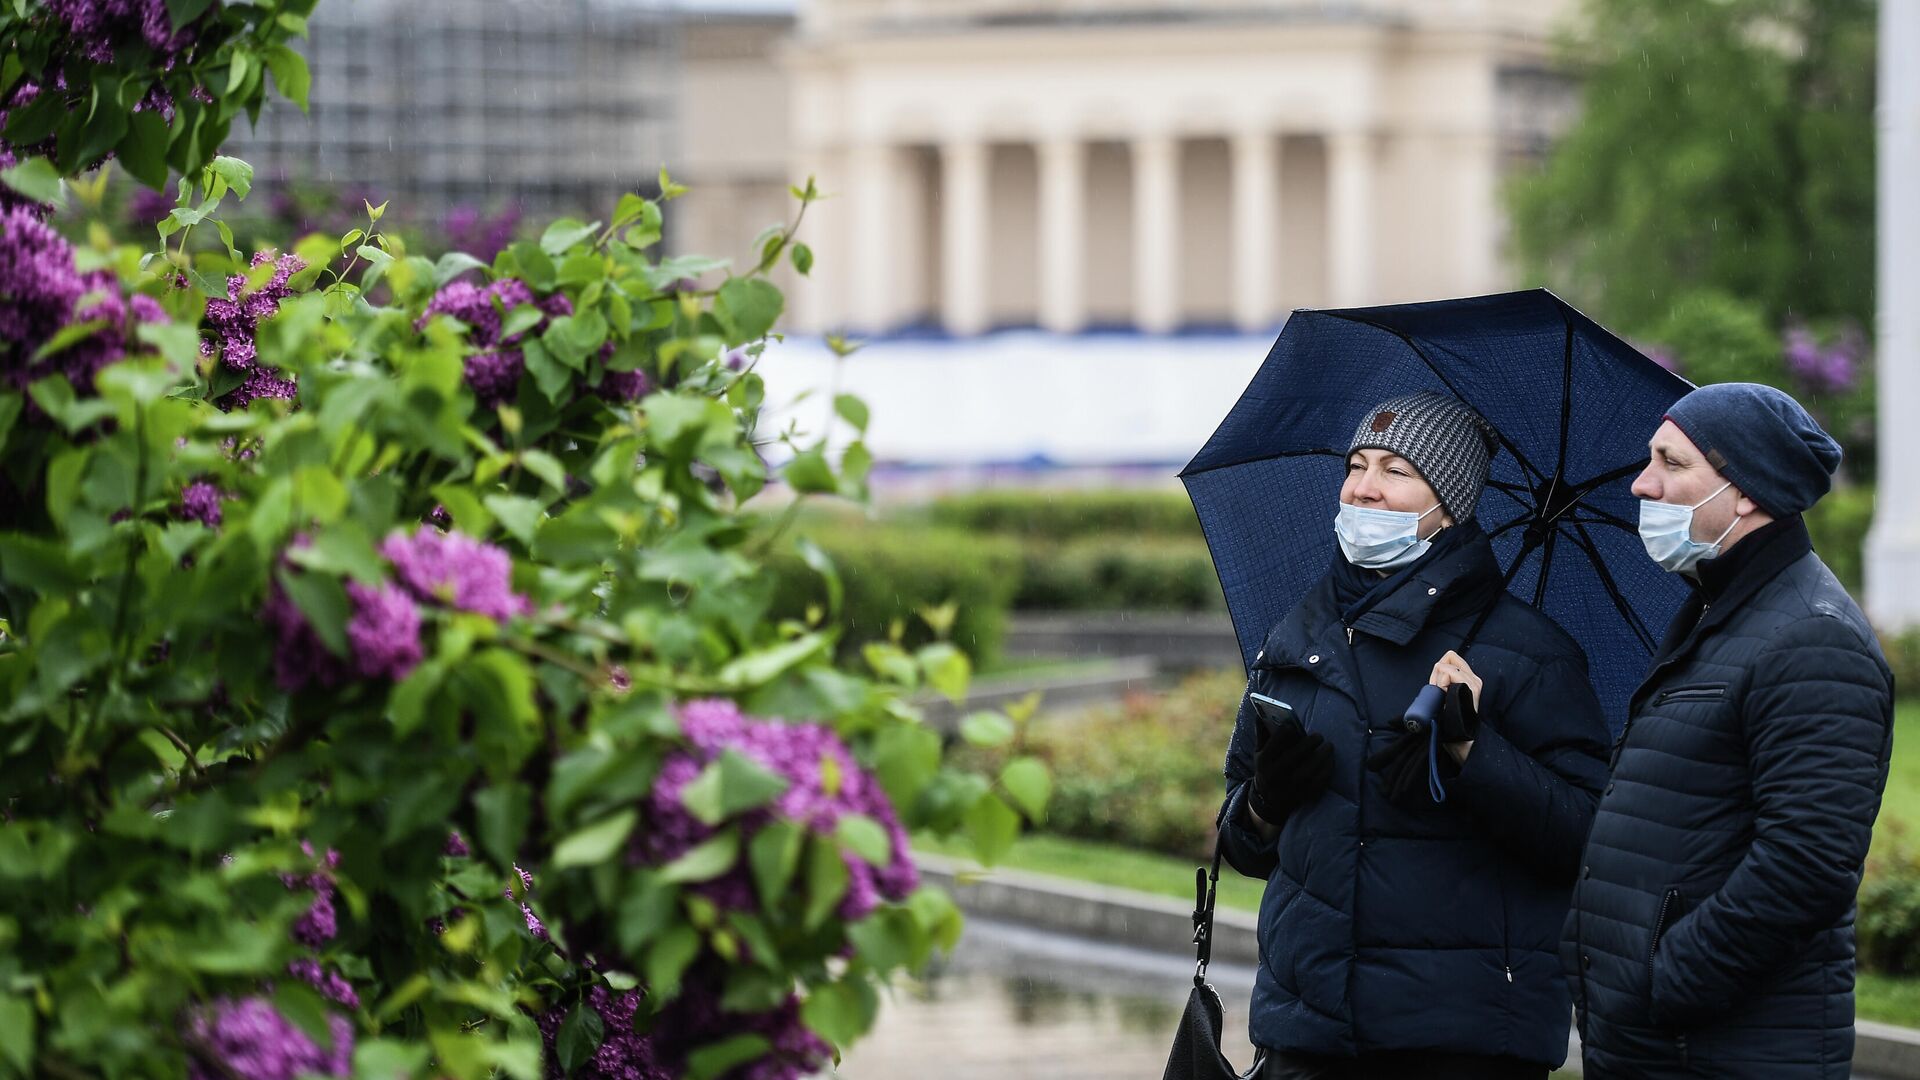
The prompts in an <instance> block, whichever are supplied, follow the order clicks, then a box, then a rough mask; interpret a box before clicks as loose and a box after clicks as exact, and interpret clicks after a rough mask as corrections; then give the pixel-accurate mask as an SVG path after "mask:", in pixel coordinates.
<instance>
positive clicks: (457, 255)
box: [433, 251, 538, 322]
mask: <svg viewBox="0 0 1920 1080" xmlns="http://www.w3.org/2000/svg"><path fill="white" fill-rule="evenodd" d="M486 268H487V264H486V263H483V262H481V261H480V260H479V259H476V258H474V257H473V256H471V255H469V254H467V253H466V252H464V251H449V252H447V253H446V254H445V255H442V256H440V261H439V262H436V263H434V264H433V284H434V287H435V288H439V287H440V286H442V285H445V284H446V283H447V282H449V281H452V280H453V279H454V278H457V277H459V276H460V275H461V274H465V273H467V272H469V271H473V270H485V269H486ZM514 310H516V311H518V310H519V309H518V308H515V309H514ZM535 321H536V322H537V321H538V320H535Z"/></svg>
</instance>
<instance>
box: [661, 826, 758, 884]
mask: <svg viewBox="0 0 1920 1080" xmlns="http://www.w3.org/2000/svg"><path fill="white" fill-rule="evenodd" d="M739 856H740V834H739V833H738V832H736V831H735V830H733V829H727V830H724V831H722V832H718V833H715V834H714V835H713V836H711V837H709V838H708V839H707V840H705V841H702V842H701V843H699V844H696V845H694V846H693V847H692V848H689V849H688V850H687V852H686V854H684V855H682V856H680V857H679V858H677V859H675V860H673V861H672V862H670V863H668V864H667V865H665V866H663V867H661V868H660V880H661V881H664V882H667V883H669V884H672V885H691V884H693V883H695V882H700V881H712V880H713V879H714V878H717V877H719V876H720V875H721V874H724V873H726V872H727V871H728V870H730V869H732V868H733V864H734V861H735V860H736V859H738V858H739Z"/></svg>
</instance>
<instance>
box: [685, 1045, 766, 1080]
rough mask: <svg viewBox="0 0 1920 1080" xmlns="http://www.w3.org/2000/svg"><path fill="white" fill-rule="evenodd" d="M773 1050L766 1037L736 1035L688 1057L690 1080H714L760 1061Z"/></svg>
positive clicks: (703, 1047)
mask: <svg viewBox="0 0 1920 1080" xmlns="http://www.w3.org/2000/svg"><path fill="white" fill-rule="evenodd" d="M772 1048H773V1044H772V1043H771V1042H768V1041H767V1037H766V1036H765V1035H734V1036H730V1037H728V1038H725V1039H722V1040H720V1041H719V1042H716V1043H708V1044H707V1045H705V1046H702V1047H701V1048H700V1049H698V1050H695V1051H693V1052H692V1053H690V1054H688V1055H687V1078H688V1080H713V1078H714V1077H716V1076H719V1075H721V1074H723V1073H725V1072H727V1071H728V1070H729V1069H732V1068H734V1067H736V1066H739V1065H745V1064H746V1063H747V1062H749V1061H754V1060H757V1059H759V1058H760V1057H761V1056H763V1055H764V1054H766V1052H767V1051H768V1050H771V1049H772Z"/></svg>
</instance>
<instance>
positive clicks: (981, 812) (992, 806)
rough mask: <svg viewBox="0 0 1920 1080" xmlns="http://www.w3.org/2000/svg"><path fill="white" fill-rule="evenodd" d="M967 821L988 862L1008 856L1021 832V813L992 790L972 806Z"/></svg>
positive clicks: (978, 849)
mask: <svg viewBox="0 0 1920 1080" xmlns="http://www.w3.org/2000/svg"><path fill="white" fill-rule="evenodd" d="M966 824H967V835H968V837H969V838H970V839H972V841H973V851H974V854H975V855H976V856H977V857H978V858H979V859H980V861H981V862H982V863H983V864H986V865H988V866H991V865H993V864H994V863H997V862H999V861H1000V860H1001V859H1002V858H1004V857H1005V856H1006V854H1007V852H1008V851H1009V850H1010V849H1012V847H1013V842H1014V840H1015V839H1017V838H1018V837H1019V835H1020V815H1019V814H1016V813H1014V812H1013V808H1012V807H1010V806H1008V805H1007V804H1006V803H1005V802H1003V801H1002V800H1001V798H1000V796H998V795H995V794H993V793H992V792H988V793H987V794H985V795H982V796H980V798H979V799H978V800H977V801H975V802H974V804H973V806H972V807H971V808H970V809H968V811H967V815H966Z"/></svg>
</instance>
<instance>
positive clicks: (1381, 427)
mask: <svg viewBox="0 0 1920 1080" xmlns="http://www.w3.org/2000/svg"><path fill="white" fill-rule="evenodd" d="M1394 418H1395V417H1394V414H1393V413H1391V412H1380V413H1375V414H1374V417H1373V430H1375V431H1385V430H1387V429H1388V428H1390V427H1392V426H1393V421H1394Z"/></svg>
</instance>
